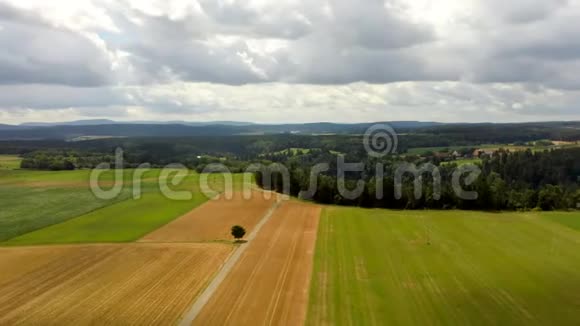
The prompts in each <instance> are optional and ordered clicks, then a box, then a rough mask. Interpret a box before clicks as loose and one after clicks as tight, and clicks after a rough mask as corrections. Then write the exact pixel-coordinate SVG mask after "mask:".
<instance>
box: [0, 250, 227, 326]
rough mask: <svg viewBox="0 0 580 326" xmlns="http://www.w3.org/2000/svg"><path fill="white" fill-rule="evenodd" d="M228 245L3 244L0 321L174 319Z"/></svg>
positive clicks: (161, 322)
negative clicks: (14, 246)
mask: <svg viewBox="0 0 580 326" xmlns="http://www.w3.org/2000/svg"><path fill="white" fill-rule="evenodd" d="M232 249H233V246H231V245H226V244H124V245H114V244H109V245H106V244H100V245H79V246H50V247H49V246H44V247H26V248H2V249H0V266H1V268H0V324H1V325H14V324H24V325H32V324H34V325H48V324H51V325H65V324H66V325H86V324H123V325H169V324H175V323H176V322H177V321H178V320H179V319H180V318H181V314H182V313H183V312H184V311H185V310H186V309H187V308H188V307H189V306H190V305H191V303H192V301H193V300H194V299H195V297H196V296H197V295H198V294H199V292H200V291H201V290H202V289H203V287H204V286H205V285H206V284H207V282H209V279H210V277H211V276H212V275H213V274H214V273H215V272H216V271H217V270H218V269H219V266H220V265H221V264H223V262H224V261H225V259H226V258H227V257H228V255H229V254H230V252H231V251H232Z"/></svg>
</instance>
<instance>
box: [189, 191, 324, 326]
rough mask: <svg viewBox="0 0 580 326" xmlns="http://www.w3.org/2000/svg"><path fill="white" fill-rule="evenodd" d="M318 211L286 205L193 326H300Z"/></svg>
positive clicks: (235, 267) (247, 252)
mask: <svg viewBox="0 0 580 326" xmlns="http://www.w3.org/2000/svg"><path fill="white" fill-rule="evenodd" d="M319 215H320V208H319V207H318V206H315V205H310V204H304V203H299V202H285V203H283V204H282V205H281V206H280V208H278V209H277V211H276V212H275V213H274V215H273V216H272V218H271V219H270V220H269V221H268V222H267V223H266V224H265V225H264V227H263V228H262V229H261V230H260V232H259V233H258V235H257V237H256V238H255V239H254V240H252V241H251V242H250V243H249V244H248V246H249V247H248V248H247V249H246V251H245V252H244V254H243V255H242V257H241V258H240V260H239V261H238V263H237V264H236V265H235V266H234V268H233V269H232V271H231V272H230V273H229V274H228V276H227V277H226V279H225V280H224V281H223V283H222V284H221V285H220V287H219V288H218V289H217V290H216V292H215V293H214V295H213V296H212V298H211V299H210V300H209V302H208V303H207V305H206V306H205V307H204V308H203V309H202V311H201V312H200V314H199V315H198V316H197V318H196V319H195V320H194V321H193V324H195V325H302V324H303V323H304V320H305V316H306V308H307V303H308V289H309V283H310V275H311V271H312V260H313V254H314V245H315V241H316V229H317V226H318V218H319Z"/></svg>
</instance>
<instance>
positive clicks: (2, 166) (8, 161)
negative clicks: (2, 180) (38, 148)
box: [0, 155, 22, 170]
mask: <svg viewBox="0 0 580 326" xmlns="http://www.w3.org/2000/svg"><path fill="white" fill-rule="evenodd" d="M21 161H22V158H20V157H18V156H16V155H0V170H14V169H18V168H20V162H21Z"/></svg>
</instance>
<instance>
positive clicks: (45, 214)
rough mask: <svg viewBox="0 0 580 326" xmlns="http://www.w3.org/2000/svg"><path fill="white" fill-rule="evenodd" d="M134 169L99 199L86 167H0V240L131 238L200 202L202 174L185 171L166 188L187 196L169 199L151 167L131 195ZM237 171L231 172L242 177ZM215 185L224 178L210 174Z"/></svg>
mask: <svg viewBox="0 0 580 326" xmlns="http://www.w3.org/2000/svg"><path fill="white" fill-rule="evenodd" d="M133 172H134V170H123V182H124V186H123V190H122V191H121V193H120V194H119V196H116V197H115V198H112V199H99V198H97V197H96V196H95V195H94V194H93V193H92V191H91V190H90V188H89V175H90V171H88V170H78V171H59V172H52V171H51V172H46V171H26V170H13V171H9V170H6V171H2V172H1V173H0V205H1V207H2V210H1V211H0V241H3V242H2V243H0V244H1V245H31V244H50V243H86V242H129V241H134V240H136V239H138V238H140V237H141V236H143V235H145V234H147V233H148V232H151V231H153V230H155V229H156V228H158V227H160V226H162V225H164V224H166V223H168V222H169V221H171V220H173V219H175V218H177V217H179V216H180V215H182V214H184V213H186V212H188V211H189V210H191V209H193V208H195V207H197V206H199V205H200V204H202V203H204V202H205V201H206V200H208V198H207V197H206V196H205V195H204V194H203V193H202V192H201V191H200V189H199V179H200V175H199V174H197V173H194V172H191V173H189V175H187V176H186V177H185V179H184V180H182V181H181V182H179V183H178V184H176V185H171V183H170V188H171V189H173V190H175V191H179V190H189V191H191V193H192V197H191V198H190V199H188V200H172V199H169V198H166V197H165V195H163V193H162V192H161V191H160V189H159V185H158V178H159V176H160V173H161V171H160V170H159V169H152V170H149V171H147V172H145V173H144V174H143V176H142V177H141V192H142V197H141V198H133V196H132V192H133V187H134V186H135V185H134V184H133V180H132V178H133ZM113 178H114V172H113V171H106V172H104V173H103V175H102V176H101V178H100V179H99V180H100V183H101V186H102V187H103V188H104V189H107V188H110V187H111V186H112V180H113ZM241 179H242V178H241V175H238V176H236V177H235V182H236V184H240V183H241ZM209 183H210V184H211V185H212V187H214V188H215V189H217V190H220V189H221V188H220V187H223V181H222V178H221V177H220V176H218V175H211V176H210V177H209Z"/></svg>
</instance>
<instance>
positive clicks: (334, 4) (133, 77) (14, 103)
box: [0, 0, 580, 124]
mask: <svg viewBox="0 0 580 326" xmlns="http://www.w3.org/2000/svg"><path fill="white" fill-rule="evenodd" d="M579 31H580V0H509V1H506V0H433V1H428V0H412V1H410V0H407V1H402V0H386V1H380V0H329V1H326V0H277V1H266V0H247V1H236V0H187V1H186V0H150V1H147V0H70V1H69V0H51V1H46V0H0V123H7V124H17V123H22V122H31V121H41V122H54V121H70V120H79V119H101V118H108V119H113V120H117V121H130V120H140V121H142V120H158V121H160V120H162V121H168V120H186V121H215V120H220V121H223V120H229V121H251V122H258V123H291V122H292V123H301V122H315V121H329V122H368V121H395V120H420V121H441V122H482V121H489V122H518V121H522V122H523V121H548V120H551V121H554V120H580V35H579Z"/></svg>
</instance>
